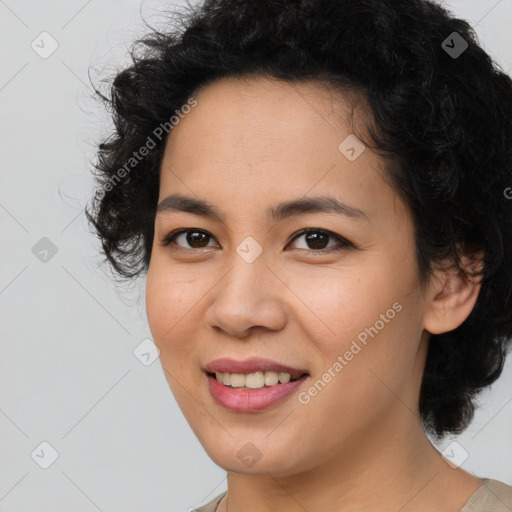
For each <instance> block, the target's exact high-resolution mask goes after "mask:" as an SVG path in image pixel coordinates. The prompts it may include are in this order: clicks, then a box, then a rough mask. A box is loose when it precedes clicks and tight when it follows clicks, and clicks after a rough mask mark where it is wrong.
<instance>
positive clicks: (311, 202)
mask: <svg viewBox="0 0 512 512" xmlns="http://www.w3.org/2000/svg"><path fill="white" fill-rule="evenodd" d="M169 211H178V212H186V213H192V214H194V215H199V216H201V217H205V218H211V219H215V220H217V221H219V222H221V223H223V224H226V217H225V216H224V215H223V214H222V213H220V211H219V210H218V209H217V208H216V207H215V206H214V205H213V204H211V203H210V202H208V201H205V200H202V199H196V198H193V197H188V196H183V195H180V194H172V195H170V196H168V197H166V198H165V199H163V200H162V201H161V202H160V204H158V206H157V208H156V213H157V214H158V213H162V212H169ZM265 213H266V216H267V218H268V219H270V220H273V221H274V222H279V221H281V220H283V219H286V218H288V217H292V216H295V215H303V214H308V213H335V214H338V215H344V216H346V217H349V218H352V219H355V220H366V221H369V220H370V219H369V218H368V216H367V215H366V213H365V212H363V211H362V210H359V209H358V208H355V207H353V206H349V205H347V204H345V203H343V202H341V201H339V200H338V199H335V198H334V197H329V196H320V197H300V198H298V199H294V200H291V201H287V202H284V203H280V204H278V205H276V206H270V207H269V208H267V210H266V212H265Z"/></svg>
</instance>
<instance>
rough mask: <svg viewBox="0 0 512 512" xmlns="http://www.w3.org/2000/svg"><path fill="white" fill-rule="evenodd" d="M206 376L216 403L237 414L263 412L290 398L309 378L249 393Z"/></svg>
mask: <svg viewBox="0 0 512 512" xmlns="http://www.w3.org/2000/svg"><path fill="white" fill-rule="evenodd" d="M205 375H206V377H207V378H208V385H209V387H210V393H211V394H212V396H213V398H214V399H215V401H216V402H217V403H218V404H220V405H222V406H223V407H225V408H226V409H229V410H230V411H235V412H258V411H263V410H264V409H267V408H268V407H270V406H272V405H274V404H276V403H277V402H280V401H281V400H283V399H284V398H285V397H287V396H290V394H292V393H293V392H294V391H295V390H296V389H297V388H299V387H300V386H302V384H304V382H305V381H306V380H307V378H308V377H309V376H308V375H306V376H304V377H301V378H300V379H298V380H294V381H290V382H288V383H286V384H276V385H275V386H270V387H267V388H262V389H255V390H254V391H247V390H245V389H236V388H228V387H226V386H224V384H221V383H220V382H219V381H218V380H217V379H216V378H215V377H213V376H212V375H208V374H207V373H205Z"/></svg>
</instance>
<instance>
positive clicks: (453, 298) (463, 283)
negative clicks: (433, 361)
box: [424, 253, 483, 334]
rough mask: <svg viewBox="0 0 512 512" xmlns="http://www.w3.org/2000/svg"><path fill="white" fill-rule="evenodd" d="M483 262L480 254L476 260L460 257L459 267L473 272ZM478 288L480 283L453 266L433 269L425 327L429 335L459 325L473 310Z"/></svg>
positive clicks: (450, 329) (479, 267) (449, 329)
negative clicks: (445, 269)
mask: <svg viewBox="0 0 512 512" xmlns="http://www.w3.org/2000/svg"><path fill="white" fill-rule="evenodd" d="M482 262H483V254H482V253H479V254H478V256H477V260H476V261H475V259H473V260H471V261H470V260H469V259H468V258H467V257H465V256H464V257H462V258H461V266H462V267H463V268H465V269H468V270H470V271H473V272H474V271H476V270H479V269H481V268H482V266H483V263H482ZM480 288H481V283H480V282H476V280H474V279H472V278H471V276H468V277H465V276H464V273H463V272H462V271H461V270H459V269H458V268H457V266H456V265H452V267H451V268H450V269H449V270H447V271H443V270H435V271H434V275H433V276H432V278H431V283H430V285H429V291H428V295H427V297H426V298H427V301H428V303H427V311H426V313H425V316H424V328H425V329H426V330H427V331H428V332H429V333H431V334H441V333H443V332H448V331H452V330H453V329H456V328H457V327H459V325H461V324H462V323H463V322H464V320H466V318H467V317H468V316H469V315H470V313H471V311H472V310H473V308H474V306H475V304H476V301H477V298H478V294H479V293H480Z"/></svg>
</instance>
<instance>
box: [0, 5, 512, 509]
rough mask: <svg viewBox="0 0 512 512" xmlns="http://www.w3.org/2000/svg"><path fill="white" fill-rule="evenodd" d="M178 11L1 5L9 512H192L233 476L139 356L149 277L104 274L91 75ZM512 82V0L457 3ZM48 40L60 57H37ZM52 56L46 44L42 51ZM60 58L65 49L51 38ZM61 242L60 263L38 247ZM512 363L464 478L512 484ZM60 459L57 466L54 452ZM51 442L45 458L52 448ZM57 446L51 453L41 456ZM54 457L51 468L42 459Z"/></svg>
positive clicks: (100, 130) (471, 435)
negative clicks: (42, 255) (43, 256)
mask: <svg viewBox="0 0 512 512" xmlns="http://www.w3.org/2000/svg"><path fill="white" fill-rule="evenodd" d="M170 5H172V4H170V3H168V2H167V3H166V2H162V1H159V2H157V1H143V2H142V3H141V2H140V0H123V1H121V0H109V1H105V0H104V1H101V2H100V1H99V0H89V1H86V0H68V1H53V2H48V1H46V2H44V1H40V0H37V1H36V0H19V1H16V0H0V33H1V34H2V45H1V48H0V62H1V68H0V108H1V115H0V127H1V128H0V133H1V139H0V140H1V142H0V144H1V164H0V165H1V174H0V178H1V183H0V223H1V227H2V233H3V235H2V251H1V253H0V254H1V260H2V263H1V266H0V307H1V311H2V320H1V331H0V351H1V354H0V407H1V408H0V439H1V444H0V461H1V466H0V468H1V469H0V471H1V472H0V511H2V512H13V511H16V512H28V511H30V512H47V511H48V512H49V511H52V512H53V511H55V510H62V511H64V510H69V511H71V510H72V511H73V512H82V511H83V512H85V511H88V512H89V511H90V512H95V511H97V510H100V511H104V512H107V511H123V512H135V511H137V512H139V511H155V512H157V511H158V512H160V511H162V512H163V511H166V512H173V511H185V510H187V508H188V507H192V506H199V505H201V504H203V503H205V502H206V501H209V500H211V499H212V498H213V497H214V496H216V495H218V494H219V493H220V492H222V491H224V490H225V489H226V479H225V471H224V470H223V469H221V468H219V467H218V466H216V465H215V464H214V463H213V462H212V461H211V460H210V459H209V457H208V456H207V455H206V453H205V452H204V451H203V449H202V447H201V445H200V444H199V442H198V441H197V439H196V438H195V436H194V435H193V433H192V431H191V429H190V428H189V426H188V424H187V423H186V421H185V419H184V418H183V416H182V414H181V411H180V410H179V408H178V407H177V405H176V402H175V400H174V398H173V397H172V394H171V392H170V390H169V388H168V385H167V382H166V380H165V378H164V375H163V372H162V369H161V366H160V362H159V360H156V361H155V362H154V363H153V364H151V365H150V366H144V365H143V364H142V363H141V362H140V361H139V360H138V359H137V358H136V357H135V356H134V354H133V350H134V349H135V348H136V347H137V346H138V345H139V344H140V343H141V341H142V340H144V339H145V338H150V337H151V333H150V330H149V327H148V325H147V320H146V316H145V307H144V293H143V290H144V281H143V279H139V280H138V281H137V282H135V284H134V286H133V287H132V288H131V289H127V290H126V291H123V292H120V291H116V290H115V289H114V287H113V284H112V282H111V280H110V277H109V275H108V273H107V271H106V270H105V269H101V268H100V269H98V266H97V262H98V251H99V246H98V244H97V242H96V241H95V240H94V239H93V237H92V236H91V235H90V234H89V232H88V228H87V224H86V221H85V217H84V216H83V208H84V206H85V204H86V201H87V200H88V199H89V197H90V193H91V191H92V186H93V185H92V177H91V174H90V168H91V164H90V162H91V161H92V160H93V159H94V156H95V149H96V148H95V143H96V142H97V141H99V140H100V139H101V138H102V137H103V136H104V135H105V134H106V133H107V131H108V129H109V126H110V120H109V118H108V116H107V114H106V113H105V112H103V110H101V109H100V107H99V105H98V104H97V103H95V102H94V101H93V100H91V99H90V97H91V89H90V86H89V80H88V76H87V74H88V69H89V67H90V66H91V75H92V77H93V78H96V77H97V76H98V74H99V73H101V76H104V77H107V76H110V75H111V74H112V73H113V72H114V71H115V70H116V69H118V68H120V67H123V66H125V65H126V64H127V63H128V59H127V51H126V49H127V47H128V46H129V45H130V43H131V42H132V41H133V40H134V39H135V38H136V37H137V36H140V35H142V34H143V33H144V32H145V31H146V27H145V26H144V23H143V22H142V19H141V15H142V17H144V18H145V19H146V20H148V21H149V22H150V23H151V24H152V25H157V26H162V25H161V23H162V17H161V16H160V15H159V11H161V9H162V7H163V6H167V7H169V6H170ZM445 5H447V6H448V7H449V8H450V9H451V10H452V11H453V12H454V13H455V14H456V15H458V16H460V17H463V18H465V19H467V20H468V21H470V23H471V24H472V25H473V26H474V27H475V28H476V30H477V33H478V35H479V37H480V38H481V41H482V43H483V45H484V47H485V48H486V50H487V51H488V52H489V53H490V54H491V55H493V56H494V57H495V58H496V60H497V61H498V63H500V64H501V66H502V67H503V69H504V70H506V71H507V72H509V74H510V73H511V72H512V33H511V31H510V27H511V26H512V0H500V1H496V0H493V1H488V0H485V1H484V0H464V1H455V0H453V1H450V2H445ZM43 31H47V32H48V33H49V34H51V36H52V37H53V38H54V39H55V40H56V41H57V43H58V45H59V46H58V49H57V50H56V51H55V52H54V53H53V54H52V55H51V56H49V57H48V58H47V59H43V58H41V57H40V56H39V55H38V54H37V53H36V52H35V51H34V50H33V49H32V48H31V43H32V41H33V40H36V42H37V41H40V38H39V39H38V36H39V34H40V33H41V32H43ZM39 45H40V46H42V43H39ZM45 48H46V49H48V48H49V40H46V43H45ZM43 237H47V238H49V239H50V240H51V242H52V243H53V244H54V245H55V246H56V248H57V253H56V254H55V255H54V256H53V257H51V258H49V259H48V261H47V262H42V261H40V260H39V259H38V258H37V257H36V255H35V254H34V253H33V252H32V248H33V246H34V245H35V244H36V243H37V242H38V241H39V240H40V239H41V238H43ZM511 384H512V360H509V361H508V363H507V367H506V371H505V373H504V374H503V376H502V377H501V378H500V380H499V381H498V382H497V383H496V384H495V385H494V386H492V388H491V389H489V390H488V391H486V392H484V393H483V394H482V395H481V403H482V408H481V409H480V410H479V411H478V413H477V415H476V418H475V420H474V422H473V423H472V425H471V427H470V428H469V429H468V430H467V431H466V432H465V433H464V435H461V436H458V437H453V438H451V439H446V440H445V441H443V443H442V444H441V446H439V449H440V450H443V449H445V448H446V446H447V445H448V444H449V443H450V442H451V441H452V440H456V441H457V442H458V443H459V444H460V445H461V446H462V447H463V448H464V449H465V450H467V452H468V454H469V456H468V458H467V460H466V461H465V462H464V464H463V465H462V467H464V468H465V469H467V470H468V471H471V472H473V473H474V474H476V475H478V476H487V477H490V478H497V479H500V480H502V481H504V482H506V483H508V484H512V462H511V461H512V430H511V425H512V385H511ZM43 441H46V442H48V443H50V445H51V446H52V447H53V448H54V449H55V450H56V451H57V452H58V458H57V460H56V461H55V462H54V463H53V464H52V465H51V466H50V467H49V468H48V469H42V468H41V467H40V466H39V465H38V464H36V462H35V461H34V460H33V458H32V456H31V454H32V452H34V450H36V452H35V453H36V455H35V456H34V457H35V459H36V460H38V461H39V462H44V459H45V458H46V459H48V457H49V456H50V455H49V454H50V451H49V449H48V448H45V447H44V446H43V447H42V448H41V447H39V445H40V443H41V442H43ZM38 447H39V448H38ZM41 450H42V451H41ZM37 454H39V458H38V457H37Z"/></svg>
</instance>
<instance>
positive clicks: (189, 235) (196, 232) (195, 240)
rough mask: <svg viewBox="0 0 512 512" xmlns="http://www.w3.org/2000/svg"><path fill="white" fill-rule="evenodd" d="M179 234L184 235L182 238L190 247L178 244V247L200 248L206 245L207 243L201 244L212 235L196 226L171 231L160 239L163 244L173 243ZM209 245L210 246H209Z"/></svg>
mask: <svg viewBox="0 0 512 512" xmlns="http://www.w3.org/2000/svg"><path fill="white" fill-rule="evenodd" d="M181 235H186V236H185V237H184V240H185V241H186V243H188V244H189V245H190V246H192V247H183V246H181V245H178V247H180V248H182V249H202V248H206V247H208V246H207V245H202V244H203V243H204V242H205V241H207V240H208V239H212V238H213V237H212V235H210V234H209V233H208V232H207V231H203V230H202V229H197V228H187V229H178V230H177V231H173V232H172V233H170V234H169V235H167V236H166V237H165V238H164V239H163V240H162V245H163V246H168V245H169V244H171V243H174V242H175V241H176V240H177V239H178V238H179V237H180V236H181ZM210 247H211V246H210Z"/></svg>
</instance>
